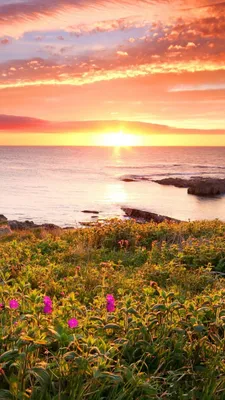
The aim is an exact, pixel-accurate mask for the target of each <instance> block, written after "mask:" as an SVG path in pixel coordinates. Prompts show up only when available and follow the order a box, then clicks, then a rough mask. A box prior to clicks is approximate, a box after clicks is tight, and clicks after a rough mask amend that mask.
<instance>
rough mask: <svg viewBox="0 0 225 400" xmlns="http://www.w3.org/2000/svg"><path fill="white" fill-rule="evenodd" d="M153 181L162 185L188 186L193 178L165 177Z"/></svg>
mask: <svg viewBox="0 0 225 400" xmlns="http://www.w3.org/2000/svg"><path fill="white" fill-rule="evenodd" d="M153 182H155V183H159V184H160V185H166V186H167V185H168V186H176V187H179V188H188V186H189V184H190V182H191V180H190V179H182V178H164V179H157V180H154V181H153Z"/></svg>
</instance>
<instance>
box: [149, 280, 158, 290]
mask: <svg viewBox="0 0 225 400" xmlns="http://www.w3.org/2000/svg"><path fill="white" fill-rule="evenodd" d="M150 286H151V287H153V288H157V287H158V283H157V282H155V281H150Z"/></svg>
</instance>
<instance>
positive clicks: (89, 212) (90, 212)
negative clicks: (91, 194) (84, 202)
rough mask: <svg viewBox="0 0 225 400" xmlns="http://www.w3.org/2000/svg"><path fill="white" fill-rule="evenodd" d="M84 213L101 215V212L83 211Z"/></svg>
mask: <svg viewBox="0 0 225 400" xmlns="http://www.w3.org/2000/svg"><path fill="white" fill-rule="evenodd" d="M82 213H86V214H99V211H93V210H83V211H82Z"/></svg>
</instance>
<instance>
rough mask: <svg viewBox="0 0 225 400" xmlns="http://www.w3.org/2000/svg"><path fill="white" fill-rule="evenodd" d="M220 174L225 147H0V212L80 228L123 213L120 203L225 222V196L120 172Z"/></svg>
mask: <svg viewBox="0 0 225 400" xmlns="http://www.w3.org/2000/svg"><path fill="white" fill-rule="evenodd" d="M192 176H204V177H207V176H210V177H220V178H225V148H223V147H211V148H210V147H205V148H204V147H134V148H103V147H0V177H1V195H0V214H4V215H5V216H6V217H7V218H8V219H16V220H19V221H23V220H32V221H34V222H35V223H46V222H47V223H54V224H57V225H59V226H62V227H65V226H78V225H79V223H80V222H85V221H90V220H94V219H92V215H91V214H84V213H82V211H83V210H95V211H99V213H100V214H99V218H112V217H119V218H123V217H124V213H123V211H122V210H121V207H123V206H128V207H134V208H139V209H142V210H146V211H151V212H154V213H159V214H162V215H167V216H170V217H174V218H177V219H181V220H199V219H209V220H211V219H215V218H220V219H221V220H225V197H224V196H219V197H215V198H204V197H196V196H192V195H188V194H187V189H180V188H175V187H172V186H162V185H159V184H157V183H153V182H149V181H144V180H143V181H140V182H123V181H121V178H122V177H135V178H138V177H146V178H151V179H154V178H156V179H161V178H164V177H185V178H189V177H192Z"/></svg>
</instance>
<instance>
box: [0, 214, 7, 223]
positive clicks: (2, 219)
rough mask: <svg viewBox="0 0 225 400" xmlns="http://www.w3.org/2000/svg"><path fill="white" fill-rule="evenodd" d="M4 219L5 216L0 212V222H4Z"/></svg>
mask: <svg viewBox="0 0 225 400" xmlns="http://www.w3.org/2000/svg"><path fill="white" fill-rule="evenodd" d="M6 221H7V218H6V217H5V216H4V215H3V214H0V222H6Z"/></svg>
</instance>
